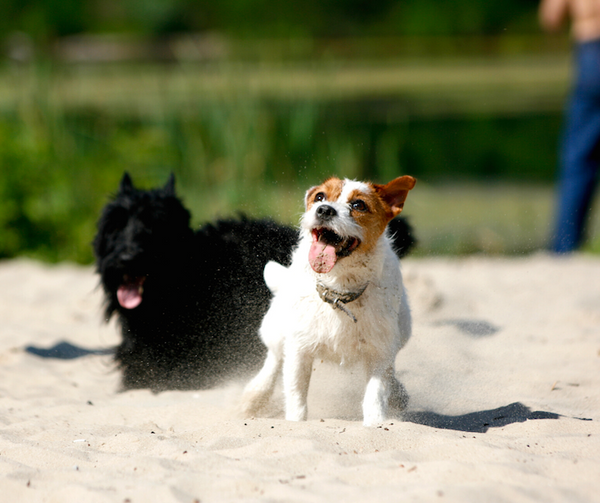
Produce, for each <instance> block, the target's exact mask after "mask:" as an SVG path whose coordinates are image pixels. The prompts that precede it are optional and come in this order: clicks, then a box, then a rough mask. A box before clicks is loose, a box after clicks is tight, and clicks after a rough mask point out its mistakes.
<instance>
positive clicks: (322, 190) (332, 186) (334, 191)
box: [304, 177, 344, 210]
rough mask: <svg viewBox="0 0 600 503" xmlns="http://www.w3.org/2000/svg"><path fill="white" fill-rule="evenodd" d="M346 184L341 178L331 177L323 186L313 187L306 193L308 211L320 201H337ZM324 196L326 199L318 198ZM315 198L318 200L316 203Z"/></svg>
mask: <svg viewBox="0 0 600 503" xmlns="http://www.w3.org/2000/svg"><path fill="white" fill-rule="evenodd" d="M343 187H344V182H343V181H342V180H340V179H339V178H335V177H331V178H328V179H327V180H325V181H324V182H323V183H322V184H321V185H316V186H315V187H311V188H310V189H308V190H307V191H306V196H305V197H304V205H305V207H306V209H307V210H309V209H310V208H311V206H312V205H313V204H314V203H315V202H318V201H337V200H338V198H339V197H340V195H341V193H342V188H343ZM320 195H323V196H324V199H319V198H318V197H317V196H320ZM315 198H317V199H318V200H317V201H316V200H315Z"/></svg>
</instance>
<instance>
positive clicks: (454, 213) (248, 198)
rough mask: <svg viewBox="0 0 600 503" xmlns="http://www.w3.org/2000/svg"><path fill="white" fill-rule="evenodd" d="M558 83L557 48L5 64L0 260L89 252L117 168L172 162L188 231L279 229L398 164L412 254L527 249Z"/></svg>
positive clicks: (547, 177) (543, 223) (0, 100)
mask: <svg viewBox="0 0 600 503" xmlns="http://www.w3.org/2000/svg"><path fill="white" fill-rule="evenodd" d="M568 75H569V60H568V57H566V56H565V55H564V54H563V55H559V57H553V58H551V57H546V56H543V55H542V56H539V55H538V56H536V57H532V56H522V55H519V56H518V57H512V58H497V59H489V58H488V59H484V58H481V57H473V58H469V59H464V58H463V59H460V58H453V59H451V60H447V59H446V60H443V61H434V60H420V61H419V62H415V61H414V60H410V61H400V60H389V59H388V60H386V61H375V62H373V61H370V62H367V61H352V62H349V61H339V60H336V61H328V60H326V59H323V60H320V61H317V62H307V61H300V62H295V63H293V64H292V63H281V62H277V61H272V60H269V61H266V62H265V61H258V62H252V63H248V62H245V63H240V62H231V61H223V62H220V63H209V64H205V65H198V64H191V63H186V62H181V63H180V64H174V65H157V64H156V65H151V64H143V65H137V64H126V65H117V64H105V65H55V64H50V63H45V64H39V65H33V66H30V67H26V66H6V67H4V68H2V69H1V70H0V174H1V176H0V257H12V256H16V255H22V254H25V255H29V256H33V257H36V258H40V259H43V260H49V261H60V260H75V261H78V262H82V263H88V262H90V261H91V260H92V255H91V248H90V242H91V240H92V238H93V236H94V233H95V221H96V219H97V217H98V215H99V212H100V209H101V208H102V206H103V205H104V204H105V202H106V201H107V198H108V195H109V194H111V193H113V192H114V191H115V190H116V188H117V186H118V182H119V180H120V177H121V176H122V174H123V172H124V171H129V172H130V173H131V174H132V176H133V178H134V181H135V183H136V184H138V185H140V186H142V187H151V186H156V185H160V184H163V183H164V181H165V180H166V177H167V176H168V174H169V173H170V172H171V171H173V172H175V173H176V175H177V178H178V190H179V192H180V194H181V195H182V196H183V197H184V200H185V203H186V205H187V206H188V207H189V208H190V209H191V211H192V214H193V216H194V222H195V224H196V225H198V224H200V223H202V222H205V221H207V220H210V219H212V218H215V217H216V216H228V215H231V214H233V213H235V212H238V211H241V212H244V213H247V214H249V215H255V216H272V217H274V218H276V219H278V220H281V221H283V222H287V223H292V224H295V223H297V221H298V218H299V215H300V212H301V210H302V208H301V204H302V199H303V194H304V191H305V190H306V189H307V188H308V187H309V186H311V185H312V184H315V183H318V182H319V181H320V180H322V179H323V178H325V177H326V176H329V175H333V174H335V175H338V176H345V177H350V178H361V179H373V180H375V181H382V182H383V181H387V180H389V179H391V178H393V177H395V176H397V175H399V174H402V173H409V174H413V175H415V176H417V177H418V178H419V185H418V186H417V189H415V191H414V193H412V194H411V196H410V199H409V202H408V203H407V206H406V214H407V216H409V218H410V219H411V221H412V223H413V224H414V226H415V229H416V234H417V237H418V239H419V242H420V246H419V249H418V250H417V252H416V253H418V254H464V253H476V252H486V253H502V254H514V253H526V252H531V251H534V250H536V249H540V248H543V247H544V246H545V244H546V240H547V239H548V235H549V233H550V229H549V224H550V222H551V213H552V201H553V193H552V180H553V178H554V170H555V162H556V141H557V138H558V132H559V129H560V120H561V115H560V109H561V107H562V103H563V101H564V97H565V93H566V90H567V87H568ZM596 215H597V212H596ZM598 228H599V225H598V218H597V217H596V219H595V220H594V221H593V224H592V235H593V236H594V239H595V240H593V241H592V242H591V244H590V245H589V246H588V249H590V250H598V249H600V244H599V238H598V236H599V235H600V234H599V232H598Z"/></svg>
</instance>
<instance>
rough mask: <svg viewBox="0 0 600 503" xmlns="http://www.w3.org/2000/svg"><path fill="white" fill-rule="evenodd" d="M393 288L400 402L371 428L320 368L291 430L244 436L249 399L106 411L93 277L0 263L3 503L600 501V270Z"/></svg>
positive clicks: (106, 332)
mask: <svg viewBox="0 0 600 503" xmlns="http://www.w3.org/2000/svg"><path fill="white" fill-rule="evenodd" d="M403 271H404V274H405V278H406V283H407V286H408V288H409V292H410V294H411V301H412V306H413V313H414V335H413V338H412V339H411V340H410V342H409V343H408V345H407V346H406V348H405V349H404V350H403V351H402V352H401V353H400V354H399V356H398V359H397V368H398V371H399V374H400V377H401V380H402V381H403V383H404V384H405V386H406V388H407V390H408V391H409V393H410V395H411V403H410V407H409V410H408V412H407V413H406V415H405V417H404V420H400V419H398V418H395V419H390V420H389V421H387V422H386V423H385V424H383V425H382V426H381V427H380V428H365V427H363V426H362V424H361V421H360V418H359V416H360V409H359V407H358V402H359V401H360V396H361V389H360V383H359V382H357V380H358V378H359V374H360V373H359V372H358V371H356V369H338V368H334V367H331V366H328V365H325V364H320V362H317V363H316V364H315V368H316V371H315V376H314V379H313V383H312V387H311V391H310V400H309V407H310V412H309V420H308V421H306V422H304V423H291V422H286V421H285V420H283V419H282V417H281V415H280V414H279V415H278V414H277V411H275V417H267V418H244V417H241V415H240V413H239V412H238V401H239V398H240V393H241V390H242V387H243V384H244V383H243V382H231V383H229V384H227V385H225V386H224V387H221V388H219V389H211V390H203V391H191V392H166V393H160V394H152V393H150V392H148V391H145V390H137V391H128V392H124V393H120V392H118V383H119V375H118V372H117V371H115V369H114V368H113V365H112V363H111V358H110V356H109V355H106V354H102V351H99V352H95V351H96V350H102V349H106V348H110V347H111V346H114V345H115V344H116V343H117V342H118V340H119V338H118V334H117V331H116V328H115V326H114V325H113V324H111V325H108V326H107V325H104V324H102V323H101V316H100V305H101V294H100V291H99V289H98V288H97V278H96V277H95V275H94V273H93V269H92V268H90V267H80V266H74V265H59V266H46V265H42V264H39V263H36V262H31V261H26V260H16V261H6V262H0V287H1V288H0V424H1V427H0V470H1V472H0V495H2V496H1V497H0V499H1V500H2V501H7V502H9V501H10V502H12V501H15V502H16V501H19V502H24V501H47V502H83V501H85V502H104V501H107V502H132V503H137V502H152V501H158V502H190V503H191V502H194V501H202V502H211V501H219V502H221V501H286V502H288V501H289V502H296V501H297V502H320V501H323V502H331V501H440V502H444V501H446V502H448V501H456V502H470V501H473V502H475V501H477V502H481V501H486V502H487V501H491V502H496V501H507V502H508V501H510V502H524V501H536V502H537V501H544V502H553V501H557V502H558V501H561V502H562V501H569V502H577V501H582V502H590V501H600V426H599V425H600V259H599V258H597V257H589V256H583V255H575V256H572V257H569V258H557V257H551V256H547V255H544V254H540V255H534V256H530V257H524V258H489V257H469V258H428V259H407V260H405V261H404V263H403ZM60 342H67V343H69V344H70V345H71V346H68V345H66V346H60V347H59V349H63V350H64V351H62V352H59V354H60V356H73V357H74V358H71V359H65V358H50V357H47V355H43V354H42V355H41V356H40V355H36V354H34V353H36V352H38V353H39V352H40V351H39V350H43V349H45V348H51V347H53V346H55V345H56V344H58V343H60ZM76 349H79V350H80V351H79V353H80V354H77V352H73V354H68V353H69V351H68V350H76ZM83 350H87V351H83Z"/></svg>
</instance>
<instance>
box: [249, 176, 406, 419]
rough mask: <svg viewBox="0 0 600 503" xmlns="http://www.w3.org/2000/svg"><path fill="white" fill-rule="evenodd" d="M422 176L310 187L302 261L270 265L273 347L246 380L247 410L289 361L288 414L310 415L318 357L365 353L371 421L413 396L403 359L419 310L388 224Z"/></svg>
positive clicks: (344, 359) (343, 358)
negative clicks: (401, 370)
mask: <svg viewBox="0 0 600 503" xmlns="http://www.w3.org/2000/svg"><path fill="white" fill-rule="evenodd" d="M414 185H415V179H414V178H412V177H411V176H402V177H399V178H396V179H395V180H392V181H391V182H389V183H388V184H386V185H377V184H372V183H365V182H357V181H352V180H340V179H337V178H330V179H328V180H327V181H325V182H324V183H323V184H322V185H319V186H317V187H313V188H311V189H310V190H309V191H308V192H307V193H306V199H305V203H306V212H305V214H304V216H303V217H302V222H301V239H300V242H299V245H298V247H297V248H296V250H295V251H294V254H293V257H292V264H291V265H290V267H289V268H286V267H284V266H282V265H280V264H277V263H275V262H269V263H268V264H267V265H266V267H265V281H266V283H267V285H268V286H269V288H270V289H271V290H272V291H273V293H274V298H273V300H272V303H271V306H270V308H269V311H268V312H267V314H266V315H265V317H264V319H263V322H262V325H261V328H260V336H261V338H262V340H263V342H264V343H265V344H266V346H267V348H268V354H267V358H266V361H265V364H264V366H263V368H262V370H261V371H260V372H259V374H258V375H257V376H256V377H255V378H254V379H253V380H252V381H250V383H249V384H248V385H247V386H246V388H245V390H244V396H243V401H242V405H243V409H244V412H245V414H246V415H248V416H251V415H255V414H256V413H257V412H258V411H259V410H260V409H261V408H262V407H263V406H264V405H265V404H266V403H267V402H268V400H269V398H270V396H271V394H272V393H273V390H274V387H275V384H276V380H277V377H278V375H279V373H280V372H281V371H282V370H283V391H284V396H285V417H286V419H288V420H291V421H302V420H305V419H306V416H307V407H306V399H307V394H308V385H309V381H310V376H311V370H312V363H313V360H314V359H315V358H317V357H318V358H321V359H327V360H332V361H335V362H338V363H348V364H352V363H359V362H362V363H364V365H365V367H366V371H367V378H368V382H367V386H366V391H365V395H364V399H363V405H362V408H363V422H364V424H365V425H367V426H373V425H377V424H380V423H382V422H383V421H384V420H385V419H386V414H387V409H388V405H391V406H394V407H396V408H397V409H403V408H404V407H405V406H406V403H407V400H408V397H407V395H406V393H405V391H404V388H403V386H402V385H401V384H400V383H399V382H398V381H397V379H396V375H395V367H394V361H395V359H396V354H397V353H398V351H399V350H400V349H401V348H402V347H403V346H404V344H406V341H407V340H408V339H409V337H410V335H411V317H410V310H409V307H408V300H407V296H406V292H405V291H404V287H403V285H402V276H401V273H400V267H399V263H398V258H397V257H396V254H395V253H394V251H393V250H392V247H391V244H390V240H389V238H388V236H387V235H386V226H387V224H388V222H389V221H390V220H391V219H392V218H394V217H395V216H396V215H398V214H399V213H400V212H401V211H402V208H403V206H404V201H405V200H406V196H407V195H408V191H409V190H411V189H412V188H413V187H414Z"/></svg>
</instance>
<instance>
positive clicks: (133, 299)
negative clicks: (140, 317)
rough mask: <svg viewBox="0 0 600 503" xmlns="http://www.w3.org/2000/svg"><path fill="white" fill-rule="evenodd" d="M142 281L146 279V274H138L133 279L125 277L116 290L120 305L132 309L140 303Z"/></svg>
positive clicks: (142, 289) (142, 288)
mask: <svg viewBox="0 0 600 503" xmlns="http://www.w3.org/2000/svg"><path fill="white" fill-rule="evenodd" d="M144 281H146V276H139V277H137V278H135V279H130V278H125V282H124V283H123V284H122V285H121V286H120V287H119V289H118V290H117V300H118V301H119V304H121V307H124V308H125V309H134V308H136V307H138V306H139V305H140V304H141V303H142V294H143V293H144V287H143V285H144Z"/></svg>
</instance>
